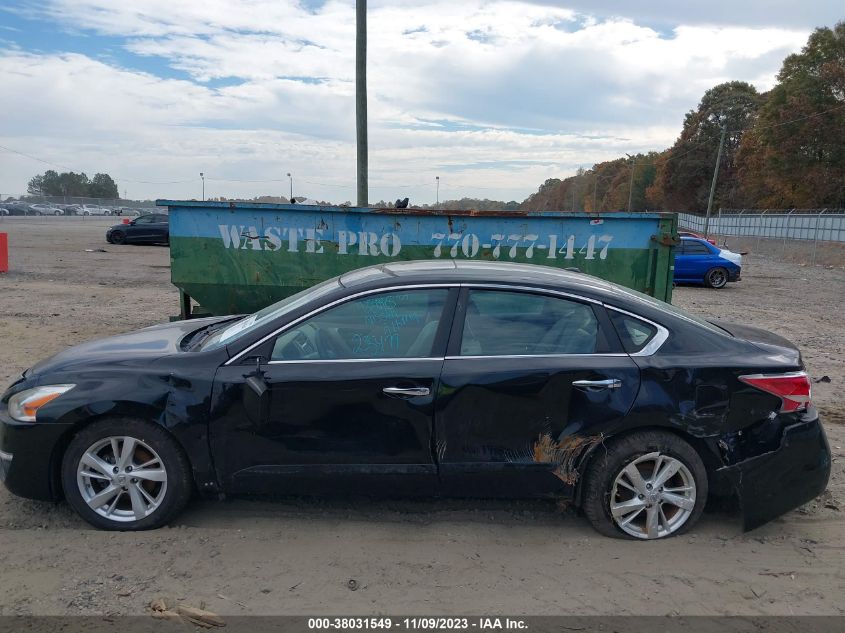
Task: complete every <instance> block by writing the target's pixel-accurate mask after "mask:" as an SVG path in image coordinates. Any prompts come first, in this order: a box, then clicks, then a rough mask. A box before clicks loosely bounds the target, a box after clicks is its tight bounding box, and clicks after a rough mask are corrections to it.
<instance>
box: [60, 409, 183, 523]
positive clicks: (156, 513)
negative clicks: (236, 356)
mask: <svg viewBox="0 0 845 633" xmlns="http://www.w3.org/2000/svg"><path fill="white" fill-rule="evenodd" d="M115 436H122V437H131V438H134V439H136V440H138V441H139V442H143V444H145V445H146V446H148V447H149V448H150V449H152V450H153V451H155V453H157V454H158V457H159V458H160V459H159V461H160V462H161V466H162V467H163V469H164V471H165V472H166V488H165V489H164V491H163V493H162V497H161V499H160V503H159V504H158V506H157V507H156V508H155V509H154V510H152V511H151V512H150V513H149V514H148V515H147V516H145V517H143V518H142V519H139V520H125V521H118V520H114V519H111V518H107V517H105V516H102V515H100V514H98V513H97V512H95V511H94V510H93V509H92V508H91V507H89V505H88V503H86V501H85V499H84V498H83V496H82V495H83V493H82V491H81V490H80V483H79V482H78V480H77V469H78V467H79V464H80V460H81V459H82V457H83V455H84V454H85V453H86V451H88V450H89V448H91V447H93V446H94V445H96V444H97V443H98V442H100V441H103V440H106V439H107V438H111V437H115ZM103 485H112V484H103ZM62 488H63V489H64V493H65V498H66V499H67V501H68V503H69V504H70V506H71V507H72V508H73V509H74V510H75V511H76V512H77V513H78V514H79V516H81V517H82V518H83V519H85V520H86V521H87V522H88V523H90V524H91V525H93V526H94V527H96V528H99V529H103V530H117V531H121V532H127V531H138V530H152V529H155V528H159V527H161V526H163V525H166V524H167V523H169V522H170V521H172V520H173V519H174V518H175V517H176V515H178V514H179V513H180V512H181V511H182V510H183V509H184V507H185V505H186V504H187V503H188V501H189V500H190V498H191V492H192V490H193V484H192V479H191V467H190V464H189V463H188V458H187V457H186V456H185V453H184V451H183V450H182V448H181V447H180V446H179V444H178V443H177V442H176V440H174V439H173V437H171V436H170V434H169V433H167V431H165V430H164V429H163V428H161V427H160V426H158V425H156V424H153V423H151V422H146V421H144V420H138V419H134V418H107V419H103V420H99V421H97V422H94V423H92V424H90V425H88V426H86V427H84V428H83V429H82V430H81V431H79V432H78V433H77V434H76V435H75V436H74V437H73V439H72V440H71V441H70V444H69V445H68V447H67V450H65V454H64V457H63V458H62ZM124 490H126V488H124ZM121 494H123V493H121ZM127 496H128V495H127Z"/></svg>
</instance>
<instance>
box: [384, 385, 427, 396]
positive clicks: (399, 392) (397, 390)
mask: <svg viewBox="0 0 845 633" xmlns="http://www.w3.org/2000/svg"><path fill="white" fill-rule="evenodd" d="M382 391H383V392H384V393H386V394H387V395H388V396H406V397H409V398H411V397H414V396H427V395H428V394H430V393H431V389H429V388H428V387H385V388H384V389H382Z"/></svg>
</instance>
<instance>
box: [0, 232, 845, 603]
mask: <svg viewBox="0 0 845 633" xmlns="http://www.w3.org/2000/svg"><path fill="white" fill-rule="evenodd" d="M109 224H110V221H109V220H108V219H105V218H85V219H84V220H83V219H82V218H3V219H0V232H4V231H5V232H8V233H9V243H10V251H11V267H12V271H11V272H10V273H8V274H6V275H0V358H2V361H3V362H2V364H0V383H2V384H3V385H5V384H8V383H9V382H10V381H11V379H12V378H13V377H14V376H15V375H17V374H19V373H20V372H21V371H22V370H24V369H25V368H26V367H28V366H29V365H31V364H32V363H34V362H35V361H36V360H38V359H40V358H43V357H45V356H47V355H49V354H52V353H54V352H56V351H58V350H60V349H62V348H64V347H65V346H68V345H72V344H74V343H77V342H80V341H84V340H87V339H91V338H95V337H98V336H103V335H107V334H112V333H117V332H122V331H127V330H131V329H134V328H138V327H142V326H146V325H150V324H153V323H156V322H160V321H163V320H166V319H167V317H168V316H170V315H173V314H176V313H177V312H178V302H177V298H178V297H177V293H176V291H175V289H174V288H173V287H172V286H171V285H170V283H169V254H168V250H167V248H163V247H154V246H149V247H146V246H134V247H133V246H113V245H110V244H106V243H105V241H104V237H103V236H104V231H105V228H106V227H107V226H108V225H109ZM86 249H104V250H105V251H107V252H98V251H97V250H95V251H94V252H86ZM821 261H823V262H825V265H824V266H815V267H814V266H809V265H800V264H796V263H783V262H782V261H781V260H780V259H778V258H777V257H766V256H761V255H755V254H753V253H752V254H751V255H749V256H748V257H747V258H746V265H745V267H744V268H743V281H742V282H740V283H738V284H733V285H730V286H728V288H726V289H724V290H721V291H713V290H707V289H703V288H691V287H686V288H678V289H676V291H675V301H674V302H675V303H676V304H677V305H679V306H681V307H684V308H687V309H689V310H691V311H693V312H695V313H698V314H700V315H703V316H709V317H718V318H722V319H726V320H736V321H741V322H744V323H748V324H752V325H757V326H760V327H764V328H768V329H771V330H773V331H775V332H778V333H781V334H783V335H784V336H786V337H787V338H789V339H791V340H793V341H795V342H796V343H798V344H799V346H800V347H801V348H802V349H803V351H804V355H805V361H806V363H807V367H808V370H809V372H810V374H811V375H812V377H813V378H821V377H822V376H828V377H829V378H830V382H829V383H827V382H822V383H819V384H817V385H815V386H814V389H815V391H814V400H815V402H816V404H817V406H818V407H819V408H820V410H821V412H822V415H823V416H824V420H825V422H826V427H827V431H828V436H829V439H830V441H831V447H832V450H833V454H834V467H833V470H834V472H833V476H832V479H831V482H830V486H829V489H828V491H827V492H826V493H825V494H824V495H823V496H822V497H821V498H820V499H818V500H816V501H814V502H812V503H810V504H808V505H807V506H805V507H803V508H801V509H799V510H797V511H795V512H791V513H789V514H788V515H786V516H784V517H782V518H780V519H778V520H776V521H774V522H772V523H770V524H768V525H766V526H763V527H762V528H759V529H757V530H755V531H753V532H749V533H743V532H742V531H741V529H740V526H739V521H738V517H737V516H735V515H732V514H730V513H727V512H726V511H723V510H722V511H711V512H708V513H706V514H705V516H704V518H703V520H702V521H701V523H700V524H699V525H698V526H697V527H696V528H695V529H694V530H693V531H692V533H691V534H688V535H684V536H682V537H678V538H674V539H669V540H667V541H660V542H654V543H639V542H629V541H622V540H613V539H607V538H603V537H601V536H598V535H597V534H596V533H595V532H593V530H592V529H591V528H590V527H589V525H588V524H587V522H586V520H585V519H583V518H581V517H579V516H577V515H576V514H575V513H573V512H571V511H565V510H561V509H559V508H557V507H556V506H555V505H554V504H553V503H550V502H500V501H497V502H488V501H451V500H450V501H371V500H361V499H342V500H332V501H326V500H283V501H266V500H262V501H253V500H234V501H226V502H205V501H203V502H200V501H195V502H193V503H192V504H191V505H190V506H189V508H188V510H187V511H186V512H185V513H184V514H183V515H182V516H181V517H180V518H179V519H178V524H177V525H174V526H172V527H171V528H166V529H161V530H158V531H154V532H146V533H137V534H118V533H105V532H98V531H96V530H93V529H91V528H90V527H88V525H87V524H85V523H83V522H82V521H81V520H80V519H77V518H76V516H75V515H74V514H72V513H71V511H70V510H69V508H68V507H67V506H66V505H65V504H57V505H55V504H49V503H38V502H32V501H27V500H22V499H18V498H16V497H13V496H11V495H10V494H9V493H7V492H6V490H5V488H2V487H0V569H2V570H3V572H2V573H0V615H15V614H39V615H41V614H55V615H60V614H86V615H93V614H144V613H149V608H148V605H149V603H150V601H151V600H152V599H153V598H156V597H159V596H168V597H172V598H176V599H182V600H184V601H185V602H187V603H190V604H193V605H195V606H200V605H202V604H204V605H205V606H206V607H207V608H208V609H211V610H212V611H215V612H217V613H220V614H222V615H224V616H233V615H244V614H299V615H304V614H326V613H331V614H338V615H354V614H359V615H363V614H391V615H398V614H491V613H508V614H582V615H591V614H652V615H668V614H682V615H695V614H713V615H718V614H741V615H754V614H808V615H809V614H838V615H841V614H843V613H845V603H843V602H842V596H843V595H845V516H843V513H845V460H843V449H842V446H843V443H844V442H845V391H844V390H843V386H845V351H844V350H843V345H845V340H843V339H845V337H843V330H842V322H843V321H842V312H841V310H843V308H845V300H843V299H845V268H843V264H845V262H842V261H836V258H834V261H833V265H832V266H831V265H830V259H829V258H827V259H822V260H821ZM351 579H354V580H355V581H356V582H357V590H355V591H353V590H351V589H350V588H349V584H348V583H349V581H350V580H351Z"/></svg>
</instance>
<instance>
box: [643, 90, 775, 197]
mask: <svg viewBox="0 0 845 633" xmlns="http://www.w3.org/2000/svg"><path fill="white" fill-rule="evenodd" d="M761 102H762V97H761V95H760V94H759V93H758V92H757V89H756V88H754V86H752V85H751V84H749V83H746V82H744V81H730V82H727V83H723V84H720V85H718V86H716V87H714V88H711V89H710V90H708V91H707V92H705V93H704V96H703V97H702V98H701V102H700V103H699V104H698V108H697V109H695V110H691V111H690V112H688V113H687V115H686V117H685V118H684V127H683V130H682V131H681V135H680V137H679V138H678V140H677V141H675V144H674V145H673V146H672V147H671V149H670V150H669V155H668V156H666V158H665V159H664V160H662V161H659V165H658V167H659V168H658V171H657V174H656V180H657V187H656V190H659V191H660V194H661V196H662V199H663V204H664V207H665V208H668V209H672V210H678V211H682V210H686V211H701V210H704V209H705V208H706V207H707V198H708V195H709V191H710V183H711V179H712V177H713V168H714V166H715V164H716V154H717V152H718V147H719V137H720V136H721V133H722V129H723V128H725V129H726V130H727V134H726V136H725V146H724V149H723V152H722V160H721V162H720V167H719V178H718V189H717V190H716V201H717V206H718V205H721V204H729V203H730V202H731V201H732V200H733V198H734V197H735V193H736V188H737V180H736V171H737V163H736V161H737V151H738V149H739V147H740V143H741V142H742V137H743V134H744V133H745V130H746V129H747V128H749V127H750V126H751V124H752V123H753V122H754V120H755V117H756V114H757V110H758V109H759V107H760V105H761ZM653 193H655V192H654V191H653Z"/></svg>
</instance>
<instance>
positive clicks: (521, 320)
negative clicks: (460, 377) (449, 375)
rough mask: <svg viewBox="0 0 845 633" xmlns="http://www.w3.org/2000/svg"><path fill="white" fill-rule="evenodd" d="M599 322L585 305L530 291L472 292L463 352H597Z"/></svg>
mask: <svg viewBox="0 0 845 633" xmlns="http://www.w3.org/2000/svg"><path fill="white" fill-rule="evenodd" d="M598 338H599V333H598V321H597V319H596V316H595V313H594V312H593V309H592V308H591V307H590V306H589V305H586V304H584V303H579V302H577V301H570V300H568V299H560V298H556V297H550V296H547V295H539V294H531V293H527V292H511V291H494V290H470V292H469V299H468V302H467V309H466V316H465V318H464V328H463V335H462V338H461V356H542V355H554V354H593V353H595V351H596V345H597V343H598Z"/></svg>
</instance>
